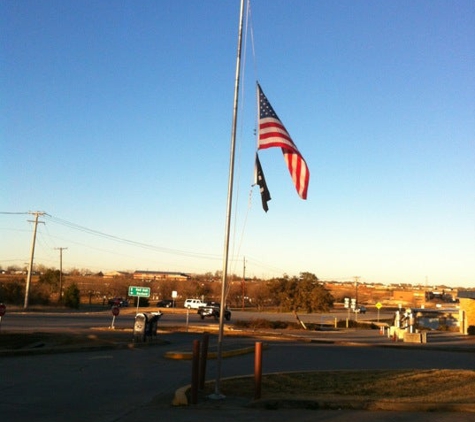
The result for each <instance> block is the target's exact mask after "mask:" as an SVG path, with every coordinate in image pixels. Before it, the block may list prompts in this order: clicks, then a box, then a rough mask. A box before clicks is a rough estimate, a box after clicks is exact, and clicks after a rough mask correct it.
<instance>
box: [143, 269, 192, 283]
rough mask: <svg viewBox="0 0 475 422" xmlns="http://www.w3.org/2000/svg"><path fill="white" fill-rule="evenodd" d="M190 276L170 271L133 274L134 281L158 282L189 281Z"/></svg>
mask: <svg viewBox="0 0 475 422" xmlns="http://www.w3.org/2000/svg"><path fill="white" fill-rule="evenodd" d="M190 278H191V276H190V275H189V274H185V273H177V272H172V271H142V270H137V271H135V272H134V280H144V281H160V280H184V281H186V280H189V279H190Z"/></svg>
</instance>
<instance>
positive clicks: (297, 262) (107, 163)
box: [0, 0, 475, 287]
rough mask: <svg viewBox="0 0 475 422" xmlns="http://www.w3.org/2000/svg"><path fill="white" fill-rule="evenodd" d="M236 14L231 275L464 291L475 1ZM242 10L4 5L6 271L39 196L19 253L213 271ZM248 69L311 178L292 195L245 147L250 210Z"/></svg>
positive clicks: (1, 231) (474, 209)
mask: <svg viewBox="0 0 475 422" xmlns="http://www.w3.org/2000/svg"><path fill="white" fill-rule="evenodd" d="M251 9H252V10H251V21H252V29H253V31H252V34H253V41H254V53H253V48H251V45H252V43H251V37H250V35H248V37H247V49H246V54H245V61H244V68H243V72H244V74H243V78H242V88H243V90H242V93H241V97H240V100H241V103H240V119H239V123H238V129H239V131H238V137H237V146H236V172H235V184H234V194H235V195H234V202H233V205H234V207H233V223H232V230H231V245H230V253H231V260H230V267H229V269H230V272H234V273H237V274H242V272H243V262H244V257H245V259H246V276H253V275H255V276H257V277H273V276H281V275H282V274H284V273H286V274H289V275H297V274H298V273H300V272H303V271H308V272H311V273H314V274H316V275H317V276H318V277H319V278H321V279H324V280H331V279H334V280H346V279H353V277H354V276H359V277H361V278H360V281H361V282H367V283H371V282H381V283H385V284H388V283H413V284H423V285H424V284H425V283H426V282H427V283H428V285H429V286H430V285H436V284H446V285H450V286H464V287H475V177H474V176H475V172H474V168H475V71H474V69H475V2H473V1H471V0H468V1H461V0H454V1H439V0H428V1H422V0H419V1H417V0H416V1H408V0H407V1H405V0H402V1H397V2H395V1H380V0H378V1H376V0H375V1H353V0H347V1H345V0H342V1H316V0H293V1H288V0H277V1H267V0H253V1H252V3H251ZM238 13H239V1H238V0H235V1H222V0H205V1H187V0H173V1H172V0H162V1H140V2H135V1H115V2H110V1H87V0H76V1H67V0H56V1H53V0H51V1H48V0H42V1H33V0H19V1H17V0H15V1H13V0H4V1H2V2H1V3H0V25H1V33H2V37H1V40H0V46H1V47H0V48H1V50H0V53H1V65H0V66H1V67H0V72H1V74H0V97H1V100H0V107H1V109H0V130H1V132H0V137H1V152H0V157H1V158H0V166H1V167H0V177H1V180H2V183H1V191H0V195H1V200H0V204H1V205H0V211H1V212H3V213H2V214H0V265H1V266H2V267H3V268H6V267H8V266H9V265H20V266H23V265H24V264H25V263H26V262H28V260H29V255H30V244H31V237H32V228H33V226H32V224H31V223H29V222H28V221H27V220H31V219H32V216H30V215H27V214H5V213H6V212H8V213H12V212H27V211H44V212H46V213H48V214H49V216H44V217H43V218H41V219H40V221H44V222H45V223H46V224H40V225H39V227H38V239H37V244H36V253H35V263H37V264H43V265H46V266H52V267H56V268H58V267H59V252H58V250H57V249H55V248H58V247H65V248H68V249H67V250H66V251H64V252H63V268H65V269H69V268H79V269H82V268H88V269H90V270H92V271H100V270H102V271H104V272H106V271H111V270H131V271H134V270H137V269H141V270H147V269H148V270H161V271H182V272H190V273H203V272H207V271H211V272H215V271H220V270H221V269H222V256H223V249H224V231H225V218H226V198H227V186H228V169H229V155H230V153H229V152H230V138H231V121H232V106H233V91H234V74H235V60H236V45H237V28H238ZM249 33H250V32H249ZM243 60H244V58H243ZM256 79H258V80H259V82H260V84H261V86H262V89H263V90H264V92H265V94H266V95H267V97H268V99H269V101H270V102H271V104H272V106H273V107H274V109H275V110H276V112H277V113H278V115H279V117H280V118H281V120H282V121H283V122H284V124H285V125H286V127H287V129H288V131H289V132H290V134H291V135H292V138H293V140H294V142H295V143H296V145H297V146H298V148H299V149H300V151H301V153H302V154H303V156H304V157H305V159H306V161H307V163H308V166H309V169H310V173H311V177H310V187H309V191H308V199H307V200H306V201H303V200H301V199H300V198H299V197H298V195H297V193H296V191H295V189H294V187H293V185H292V183H291V179H290V176H289V174H288V170H287V168H286V167H285V164H284V161H283V158H282V153H281V152H280V150H278V149H275V148H274V149H270V150H265V151H261V153H260V159H261V163H262V167H263V169H264V172H265V176H266V178H267V182H268V185H269V189H270V192H271V195H272V200H271V201H270V202H269V207H270V210H269V212H268V213H267V214H266V213H264V211H263V210H262V208H261V204H260V198H259V193H258V189H257V188H254V189H253V190H252V196H251V201H249V197H250V192H251V183H252V179H253V166H254V154H255V148H256V138H255V135H254V129H255V123H256V99H255V82H256ZM69 223H73V224H74V225H77V226H80V227H76V226H74V227H71V225H70V224H69ZM86 229H88V230H95V231H97V232H99V233H90V232H88V231H87V230H86ZM103 234H107V235H111V236H115V237H114V238H110V237H106V236H104V235H103ZM118 238H120V239H124V240H125V241H122V240H119V239H118ZM133 242H136V243H133ZM146 245H148V246H146Z"/></svg>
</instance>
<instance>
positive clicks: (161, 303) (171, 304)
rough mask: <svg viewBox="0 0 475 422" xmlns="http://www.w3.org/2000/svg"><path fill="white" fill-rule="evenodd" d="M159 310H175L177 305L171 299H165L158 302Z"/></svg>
mask: <svg viewBox="0 0 475 422" xmlns="http://www.w3.org/2000/svg"><path fill="white" fill-rule="evenodd" d="M157 306H158V307H159V308H174V307H175V303H174V302H173V300H171V299H163V300H160V301H159V302H157Z"/></svg>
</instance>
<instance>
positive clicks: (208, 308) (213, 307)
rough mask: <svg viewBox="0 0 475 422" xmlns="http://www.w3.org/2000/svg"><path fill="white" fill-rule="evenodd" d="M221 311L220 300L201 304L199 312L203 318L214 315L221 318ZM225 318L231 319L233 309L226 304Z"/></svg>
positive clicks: (215, 317)
mask: <svg viewBox="0 0 475 422" xmlns="http://www.w3.org/2000/svg"><path fill="white" fill-rule="evenodd" d="M220 312H221V304H220V303H219V302H208V303H207V304H206V305H205V306H200V307H199V308H198V314H199V315H200V316H201V319H205V317H214V319H219V315H220ZM224 318H225V319H226V321H229V320H230V319H231V311H230V310H229V309H228V307H227V306H226V307H225V309H224Z"/></svg>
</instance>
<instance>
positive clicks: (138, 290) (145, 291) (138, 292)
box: [129, 286, 150, 297]
mask: <svg viewBox="0 0 475 422" xmlns="http://www.w3.org/2000/svg"><path fill="white" fill-rule="evenodd" d="M129 296H136V297H150V287H138V286H129Z"/></svg>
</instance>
